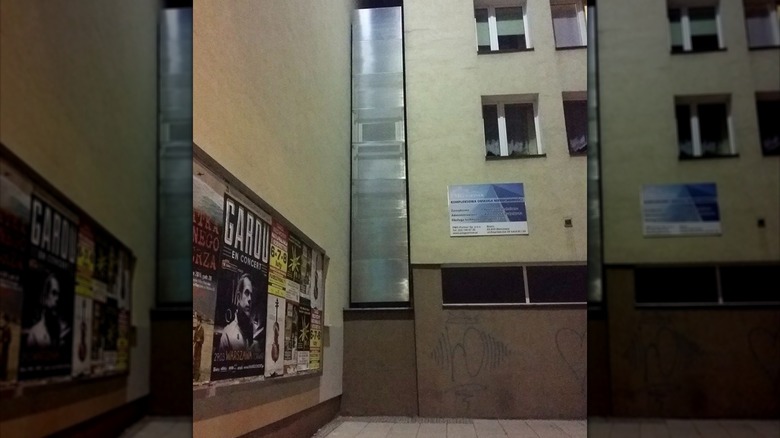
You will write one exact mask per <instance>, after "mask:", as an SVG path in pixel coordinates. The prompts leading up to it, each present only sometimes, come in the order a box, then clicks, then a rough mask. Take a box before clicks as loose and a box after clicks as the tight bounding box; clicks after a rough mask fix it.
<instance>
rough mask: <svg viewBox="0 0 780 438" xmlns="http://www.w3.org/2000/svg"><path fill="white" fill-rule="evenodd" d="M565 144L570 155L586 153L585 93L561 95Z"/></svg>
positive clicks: (586, 119)
mask: <svg viewBox="0 0 780 438" xmlns="http://www.w3.org/2000/svg"><path fill="white" fill-rule="evenodd" d="M563 117H564V120H565V123H566V142H567V145H568V147H569V154H571V155H586V154H587V153H588V99H587V95H586V92H585V91H581V92H573V93H563Z"/></svg>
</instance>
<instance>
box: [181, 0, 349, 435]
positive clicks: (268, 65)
mask: <svg viewBox="0 0 780 438" xmlns="http://www.w3.org/2000/svg"><path fill="white" fill-rule="evenodd" d="M352 7H353V5H352V2H351V0H339V1H337V2H333V1H330V2H312V1H308V0H292V1H284V2H280V1H274V0H263V1H237V2H218V1H206V0H200V1H196V2H195V3H194V40H193V63H194V69H193V70H194V72H193V73H194V79H193V102H194V108H193V117H194V132H193V135H194V142H195V143H196V144H197V145H198V146H200V147H201V148H202V149H203V150H204V151H205V152H206V153H208V154H209V155H210V156H211V157H213V158H214V159H215V160H216V161H218V162H219V163H220V164H221V165H222V166H224V167H225V168H226V169H227V170H228V171H229V172H231V173H232V174H233V175H235V176H236V177H237V178H238V179H239V180H241V181H242V182H243V183H244V184H246V185H247V186H248V187H249V188H250V189H251V190H253V191H254V192H255V193H256V194H257V195H259V196H260V197H261V198H262V199H263V200H265V201H266V202H268V204H270V205H271V206H272V207H273V208H275V209H276V210H277V211H278V212H279V213H280V214H281V215H283V216H284V217H285V218H287V219H288V220H289V221H290V222H292V223H293V224H295V225H296V226H297V227H298V228H299V229H300V230H301V231H302V232H303V233H304V234H306V235H307V236H308V237H310V238H311V239H312V240H314V241H315V242H316V243H317V244H319V245H320V246H322V248H324V249H325V251H326V253H327V255H328V256H329V257H330V264H329V270H328V276H327V283H326V286H325V290H326V296H325V306H326V307H325V325H326V326H329V328H328V329H327V330H328V333H329V337H330V342H329V343H326V346H325V350H324V353H323V354H324V363H323V375H322V377H321V378H318V379H319V385H318V387H317V389H316V390H314V391H309V392H307V393H306V394H299V395H294V396H289V394H284V391H283V388H277V386H282V387H284V385H285V383H280V384H279V385H274V387H273V388H270V387H269V388H268V390H270V391H277V390H279V392H278V394H279V399H278V400H276V401H274V402H266V401H265V400H264V399H261V398H256V402H255V406H254V407H252V408H250V409H247V410H245V411H242V412H233V413H229V414H224V415H219V416H217V417H214V416H213V415H210V414H209V412H206V411H205V410H204V409H203V408H205V407H206V406H207V403H206V402H204V403H203V404H199V403H197V402H196V404H195V416H196V422H195V426H194V433H195V435H196V436H207V435H208V433H210V432H213V431H214V430H215V429H213V428H214V427H216V426H215V425H219V424H224V423H225V422H228V423H232V424H234V425H236V424H238V425H240V426H239V427H238V429H236V428H235V427H233V428H231V429H230V430H223V431H222V432H221V433H223V434H224V436H236V435H240V434H244V433H248V432H250V431H252V430H255V429H258V428H260V427H262V426H264V425H267V424H270V423H272V422H273V421H277V420H279V419H282V418H284V417H287V416H289V415H292V414H294V413H296V412H299V411H301V410H304V409H306V408H308V407H311V406H313V405H314V404H316V403H318V402H320V401H324V400H328V399H330V398H333V397H335V396H338V395H340V394H341V370H342V362H343V354H342V347H341V346H342V337H343V322H342V309H343V308H344V307H345V306H346V305H347V302H348V294H349V199H350V198H349V196H350V195H349V190H350V181H349V171H350V168H349V166H350V161H349V157H350V149H349V148H350V83H351V76H350V13H351V11H352ZM246 397H249V398H250V399H251V397H252V395H251V394H249V395H247V394H244V395H242V398H243V399H244V401H243V403H245V404H249V405H251V404H252V401H251V400H249V399H246ZM290 397H292V398H290ZM238 417H241V418H244V420H242V421H240V422H234V421H233V419H235V418H238ZM199 418H200V419H201V420H200V421H198V419H199Z"/></svg>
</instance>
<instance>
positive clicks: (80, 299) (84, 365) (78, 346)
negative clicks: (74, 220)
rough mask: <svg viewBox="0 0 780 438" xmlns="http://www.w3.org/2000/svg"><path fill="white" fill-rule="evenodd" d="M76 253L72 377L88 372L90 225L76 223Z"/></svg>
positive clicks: (91, 271)
mask: <svg viewBox="0 0 780 438" xmlns="http://www.w3.org/2000/svg"><path fill="white" fill-rule="evenodd" d="M77 248H78V252H77V256H76V296H75V305H74V308H73V312H74V318H73V369H72V371H71V374H72V375H73V376H85V375H89V374H91V373H92V365H91V363H90V361H91V358H92V352H91V351H90V350H91V344H92V307H93V305H92V296H93V293H92V277H93V275H94V272H95V238H94V236H93V232H92V227H91V226H90V225H89V224H87V223H85V222H82V223H81V225H80V226H79V238H78V246H77Z"/></svg>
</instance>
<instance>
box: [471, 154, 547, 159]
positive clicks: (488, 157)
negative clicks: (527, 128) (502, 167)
mask: <svg viewBox="0 0 780 438" xmlns="http://www.w3.org/2000/svg"><path fill="white" fill-rule="evenodd" d="M546 156H547V154H528V155H507V156H495V155H488V156H486V157H485V161H500V160H518V159H524V158H544V157H546Z"/></svg>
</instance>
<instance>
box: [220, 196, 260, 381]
mask: <svg viewBox="0 0 780 438" xmlns="http://www.w3.org/2000/svg"><path fill="white" fill-rule="evenodd" d="M258 211H259V209H249V208H248V207H247V206H246V205H245V204H244V203H242V202H239V201H238V200H237V199H236V198H234V197H232V196H231V195H229V194H227V193H225V195H224V204H223V217H224V220H223V227H222V236H221V239H222V240H221V242H220V243H221V251H220V262H219V267H218V274H217V278H218V281H217V300H216V307H215V309H216V310H215V315H214V339H213V346H212V350H213V357H212V366H211V379H212V380H221V379H229V378H236V377H249V376H262V375H263V373H264V370H265V360H264V359H265V340H266V331H265V330H266V307H267V301H266V299H267V290H268V259H269V252H270V233H271V232H270V216H269V215H268V214H267V213H258Z"/></svg>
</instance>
